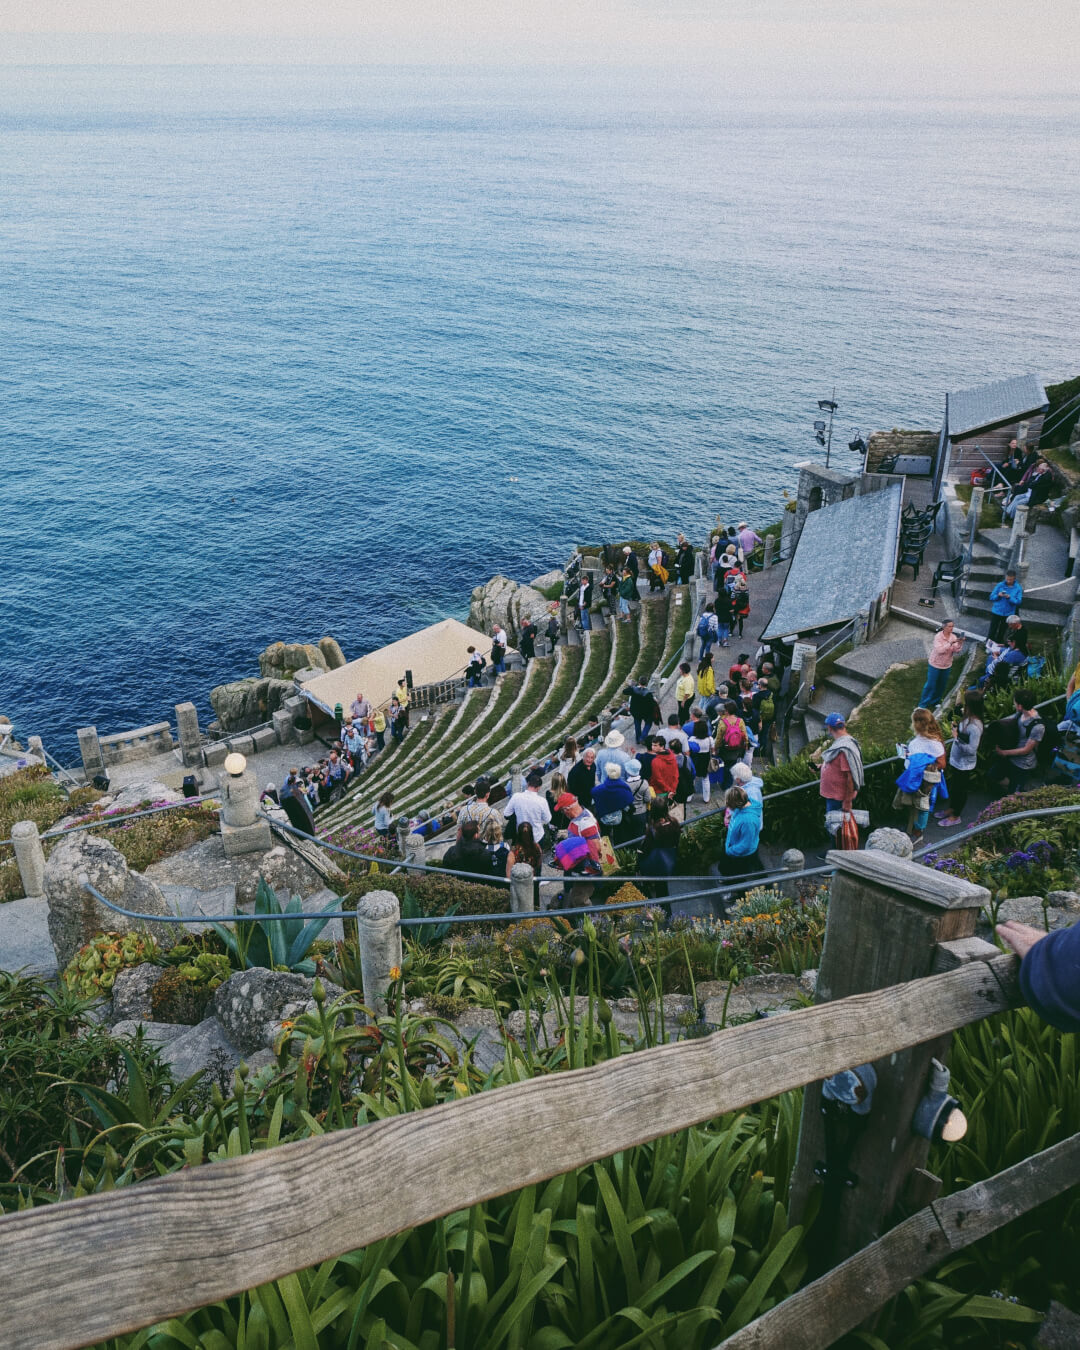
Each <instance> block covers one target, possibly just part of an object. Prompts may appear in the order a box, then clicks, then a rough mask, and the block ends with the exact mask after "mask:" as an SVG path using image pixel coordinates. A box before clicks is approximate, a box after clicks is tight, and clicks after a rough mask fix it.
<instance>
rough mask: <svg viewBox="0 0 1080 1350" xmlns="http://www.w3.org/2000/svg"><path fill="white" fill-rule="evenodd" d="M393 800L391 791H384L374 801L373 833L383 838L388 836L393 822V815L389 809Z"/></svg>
mask: <svg viewBox="0 0 1080 1350" xmlns="http://www.w3.org/2000/svg"><path fill="white" fill-rule="evenodd" d="M393 802H394V794H393V793H392V792H384V793H383V795H382V796H381V797H380V798H379V800H378V801H377V802H376V803H375V833H376V834H377V835H381V836H382V838H383V839H389V838H390V830H391V828H392V826H393V824H394V816H393V813H392V811H391V810H390V808H391V806H392V805H393Z"/></svg>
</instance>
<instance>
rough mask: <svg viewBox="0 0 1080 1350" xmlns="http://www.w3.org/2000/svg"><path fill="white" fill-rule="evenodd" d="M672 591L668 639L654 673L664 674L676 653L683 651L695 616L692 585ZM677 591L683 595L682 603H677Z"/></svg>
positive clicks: (677, 587)
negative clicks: (691, 593) (691, 591)
mask: <svg viewBox="0 0 1080 1350" xmlns="http://www.w3.org/2000/svg"><path fill="white" fill-rule="evenodd" d="M672 592H673V594H672V599H671V604H670V607H669V610H668V625H667V639H666V641H665V643H664V650H663V654H662V655H661V657H660V660H659V661H658V662H657V663H656V670H655V671H654V674H657V675H662V674H663V672H664V671H665V670H667V668H668V666H669V664H670V663H671V662H672V661H673V660H674V659H675V653H676V652H679V651H682V647H683V643H684V641H685V639H686V633H687V630H688V629H689V627H690V624H691V622H692V621H693V618H694V604H693V601H692V599H691V596H690V587H689V586H676V587H673V588H672ZM675 593H678V594H681V595H682V604H681V605H677V604H676V603H675V599H674V596H675Z"/></svg>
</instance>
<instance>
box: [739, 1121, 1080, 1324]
mask: <svg viewBox="0 0 1080 1350" xmlns="http://www.w3.org/2000/svg"><path fill="white" fill-rule="evenodd" d="M1077 1184H1080V1134H1074V1135H1072V1136H1071V1137H1070V1138H1069V1139H1063V1140H1062V1141H1061V1143H1060V1144H1055V1145H1054V1146H1053V1147H1052V1148H1048V1149H1045V1150H1044V1151H1043V1152H1042V1153H1037V1154H1035V1156H1034V1157H1031V1158H1025V1159H1024V1161H1023V1162H1019V1163H1017V1164H1016V1166H1015V1167H1010V1168H1008V1169H1007V1170H1006V1171H1004V1172H999V1173H998V1174H997V1176H995V1177H991V1178H990V1179H989V1180H988V1181H979V1182H976V1184H975V1185H974V1186H969V1187H968V1188H967V1190H965V1191H958V1192H957V1193H956V1194H955V1195H950V1196H947V1197H946V1198H945V1199H944V1200H936V1201H935V1202H934V1203H933V1204H932V1205H928V1206H927V1207H926V1209H921V1210H919V1212H918V1214H913V1215H912V1216H911V1218H910V1219H906V1220H905V1221H904V1222H903V1223H901V1224H899V1225H897V1227H896V1228H894V1229H893V1230H892V1231H891V1232H889V1233H886V1234H885V1236H884V1237H881V1238H878V1240H877V1241H876V1242H874V1243H871V1245H870V1246H869V1247H864V1248H863V1249H862V1251H861V1252H856V1254H855V1255H854V1256H851V1257H849V1258H848V1259H847V1260H846V1261H844V1262H843V1263H842V1264H841V1265H839V1266H837V1267H836V1269H835V1270H830V1271H829V1273H828V1274H827V1275H822V1276H821V1278H820V1279H818V1280H815V1281H814V1282H813V1283H812V1284H808V1285H807V1286H806V1288H805V1289H800V1290H799V1291H798V1293H796V1294H792V1295H791V1297H790V1298H786V1299H785V1300H784V1301H783V1303H780V1304H778V1305H777V1306H776V1307H775V1308H772V1309H771V1310H770V1311H769V1312H767V1313H764V1314H763V1315H762V1316H761V1317H759V1318H758V1319H757V1320H756V1321H755V1322H751V1323H750V1325H749V1326H746V1327H743V1329H742V1330H741V1331H737V1332H735V1334H734V1335H733V1336H729V1337H728V1338H727V1340H726V1341H724V1342H723V1345H722V1350H781V1347H782V1350H824V1347H825V1346H829V1345H832V1344H833V1342H834V1341H836V1340H838V1339H839V1338H840V1337H841V1336H843V1335H844V1334H845V1333H846V1332H848V1331H851V1330H852V1329H853V1328H854V1327H857V1326H858V1325H859V1323H860V1322H862V1321H863V1320H864V1319H865V1318H867V1317H869V1316H870V1314H871V1313H873V1312H875V1311H876V1310H877V1309H878V1308H880V1307H881V1306H882V1304H884V1303H886V1302H888V1300H889V1299H890V1298H892V1297H893V1296H894V1295H896V1294H898V1293H900V1291H901V1290H902V1289H905V1288H906V1287H907V1286H908V1285H909V1284H910V1283H911V1282H912V1280H917V1279H918V1278H919V1276H920V1275H925V1274H926V1273H927V1271H930V1270H933V1269H934V1267H935V1266H937V1265H938V1264H939V1263H940V1262H941V1261H942V1259H943V1258H944V1257H945V1256H946V1255H948V1254H949V1253H950V1252H957V1251H961V1250H962V1249H963V1248H964V1247H967V1246H970V1244H971V1243H973V1242H976V1241H978V1239H979V1238H982V1237H985V1236H986V1235H987V1233H993V1232H994V1231H995V1230H996V1229H998V1228H1003V1227H1004V1226H1005V1224H1007V1223H1009V1222H1010V1221H1011V1220H1012V1219H1015V1218H1018V1217H1019V1216H1020V1215H1021V1214H1026V1213H1027V1212H1028V1210H1030V1209H1034V1208H1035V1206H1036V1205H1041V1204H1043V1203H1044V1202H1045V1201H1047V1200H1052V1199H1053V1197H1054V1196H1055V1195H1060V1194H1061V1193H1062V1192H1063V1191H1066V1190H1068V1189H1069V1188H1070V1187H1071V1186H1075V1185H1077Z"/></svg>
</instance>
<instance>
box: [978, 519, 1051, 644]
mask: <svg viewBox="0 0 1080 1350" xmlns="http://www.w3.org/2000/svg"><path fill="white" fill-rule="evenodd" d="M1009 538H1010V531H1009V530H1008V529H1002V528H999V529H991V530H979V532H978V533H977V534H976V536H975V546H974V549H973V552H972V558H971V568H970V571H969V573H968V585H967V593H966V595H965V597H964V611H963V612H964V615H965V616H968V615H971V616H976V617H978V618H979V619H983V620H985V621H986V624H987V626H989V623H990V617H991V612H992V611H991V606H990V592H991V590H993V588H994V586H996V585H997V583H998V582H999V581H1001V579H1002V578H1003V577H1004V575H1005V568H1006V566H1007V565H1008V561H1009V553H1010V548H1009ZM1024 548H1025V559H1026V561H1027V562H1028V574H1027V582H1026V583H1025V587H1024V590H1025V595H1024V602H1023V604H1022V605H1021V606H1020V617H1021V618H1022V619H1024V620H1025V621H1026V622H1027V623H1029V624H1041V625H1044V626H1046V627H1051V628H1064V627H1066V626H1067V624H1068V621H1069V612H1070V610H1071V609H1072V605H1073V602H1074V600H1075V598H1076V586H1077V578H1076V577H1069V578H1067V579H1065V580H1063V581H1061V582H1060V584H1058V585H1054V586H1052V588H1050V589H1047V590H1041V589H1037V588H1039V587H1042V586H1045V585H1047V584H1048V583H1051V582H1054V581H1055V580H1056V579H1058V578H1061V577H1063V576H1064V572H1065V567H1066V565H1067V562H1068V543H1067V542H1066V540H1065V538H1064V536H1062V535H1061V534H1060V533H1059V532H1058V531H1056V530H1054V529H1053V527H1051V526H1047V525H1040V527H1039V528H1038V529H1037V530H1036V532H1035V533H1034V534H1033V535H1028V536H1027V537H1026V539H1025V544H1024Z"/></svg>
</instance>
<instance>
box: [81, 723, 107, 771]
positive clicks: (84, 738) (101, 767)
mask: <svg viewBox="0 0 1080 1350" xmlns="http://www.w3.org/2000/svg"><path fill="white" fill-rule="evenodd" d="M75 734H76V735H77V736H78V738H79V753H80V754H81V755H82V762H83V769H84V770H85V772H86V776H87V778H88V779H89V778H93V777H94V775H95V774H97V773H104V772H105V756H104V755H103V754H102V753H101V742H100V741H99V740H98V734H97V727H79V729H78V731H77V732H76V733H75Z"/></svg>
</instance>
